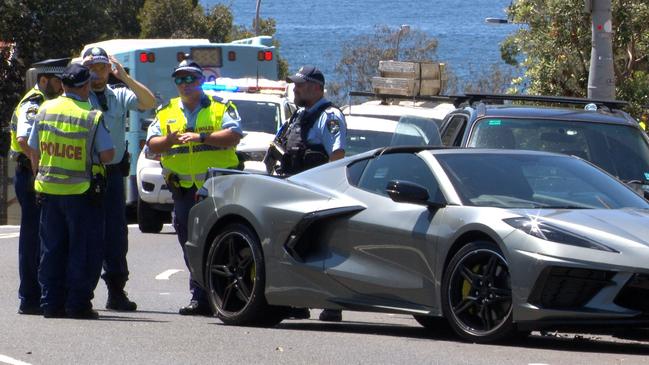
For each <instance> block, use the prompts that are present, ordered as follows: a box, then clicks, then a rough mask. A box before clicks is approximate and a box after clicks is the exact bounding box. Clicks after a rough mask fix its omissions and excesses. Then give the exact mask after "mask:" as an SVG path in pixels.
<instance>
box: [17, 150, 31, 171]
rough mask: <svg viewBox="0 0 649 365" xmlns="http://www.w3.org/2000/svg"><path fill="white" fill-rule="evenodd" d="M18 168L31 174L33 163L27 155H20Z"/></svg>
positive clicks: (18, 156) (18, 155)
mask: <svg viewBox="0 0 649 365" xmlns="http://www.w3.org/2000/svg"><path fill="white" fill-rule="evenodd" d="M16 168H17V169H22V170H27V171H30V172H31V171H32V163H31V161H30V160H29V158H28V157H27V155H25V154H24V153H18V154H17V155H16Z"/></svg>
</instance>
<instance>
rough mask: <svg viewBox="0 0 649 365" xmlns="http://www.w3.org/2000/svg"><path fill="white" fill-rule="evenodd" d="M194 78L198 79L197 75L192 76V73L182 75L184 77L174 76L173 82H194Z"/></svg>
mask: <svg viewBox="0 0 649 365" xmlns="http://www.w3.org/2000/svg"><path fill="white" fill-rule="evenodd" d="M196 80H198V77H196V76H193V75H187V76H184V77H176V78H174V82H175V83H176V85H180V84H182V83H185V84H193V83H194V82H196Z"/></svg>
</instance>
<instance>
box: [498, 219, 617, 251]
mask: <svg viewBox="0 0 649 365" xmlns="http://www.w3.org/2000/svg"><path fill="white" fill-rule="evenodd" d="M503 221H504V222H505V223H507V224H509V225H510V226H512V227H514V228H516V229H520V230H521V231H523V232H525V233H527V234H529V235H530V236H534V237H536V238H540V239H542V240H545V241H552V242H557V243H562V244H564V245H571V246H578V247H584V248H591V249H593V250H600V251H606V252H615V253H620V252H619V251H617V250H614V249H612V248H610V247H608V246H606V245H603V244H601V243H599V242H595V241H594V240H592V239H590V238H587V237H584V236H581V235H578V234H576V233H572V232H569V231H567V230H565V229H563V228H559V227H557V226H554V225H552V224H550V223H548V222H544V221H541V220H538V219H536V218H530V217H519V218H507V219H503Z"/></svg>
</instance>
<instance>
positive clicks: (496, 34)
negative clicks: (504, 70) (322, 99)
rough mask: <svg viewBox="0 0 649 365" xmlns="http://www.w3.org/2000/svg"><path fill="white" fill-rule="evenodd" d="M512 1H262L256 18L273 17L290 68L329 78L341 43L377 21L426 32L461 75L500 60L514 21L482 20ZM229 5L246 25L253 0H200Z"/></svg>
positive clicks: (472, 75) (252, 12)
mask: <svg viewBox="0 0 649 365" xmlns="http://www.w3.org/2000/svg"><path fill="white" fill-rule="evenodd" d="M510 2H511V0H397V1H389V0H356V1H352V0H338V1H337V0H330V1H314V0H302V1H295V0H262V1H261V12H260V15H261V17H264V18H266V17H272V18H274V19H275V20H276V21H277V33H276V37H277V38H278V40H279V41H280V43H281V48H280V53H281V55H282V56H283V57H285V58H286V59H287V60H288V62H289V71H290V72H294V71H296V70H297V69H298V68H299V67H300V65H302V64H314V65H316V66H318V67H319V68H320V69H321V70H322V71H323V72H324V73H325V77H326V78H327V79H328V80H332V79H337V78H338V76H337V75H335V74H334V73H333V72H334V71H333V70H334V67H335V65H336V63H337V62H338V61H339V60H340V55H341V49H342V44H343V42H344V41H347V40H351V39H353V38H354V37H355V36H357V35H361V34H371V33H373V30H374V27H375V26H376V25H387V26H390V27H394V29H395V30H396V29H399V27H400V26H401V25H402V24H408V25H409V26H410V28H411V29H418V30H421V31H424V32H426V33H427V34H429V35H430V36H432V37H435V38H437V39H438V41H439V46H438V49H437V56H438V60H439V61H441V62H446V63H447V64H448V65H449V67H450V68H451V69H452V70H453V71H454V72H455V74H456V75H457V76H458V77H459V78H460V79H475V78H476V77H477V76H478V75H476V73H478V72H480V71H482V70H485V69H487V68H488V67H489V66H490V65H491V64H493V63H501V59H500V43H501V42H502V41H503V40H504V39H505V38H506V37H507V35H508V34H510V33H512V32H514V31H515V30H516V27H517V26H516V25H507V24H505V25H490V24H486V23H485V21H484V19H485V18H486V17H498V18H503V17H505V11H504V9H505V8H506V7H507V6H509V4H510ZM217 3H223V4H226V5H230V7H231V9H232V11H233V15H234V21H235V23H236V24H244V25H248V26H250V25H251V24H252V21H253V19H254V17H255V5H256V0H229V1H228V0H226V1H219V0H201V4H202V5H204V6H213V5H215V4H217Z"/></svg>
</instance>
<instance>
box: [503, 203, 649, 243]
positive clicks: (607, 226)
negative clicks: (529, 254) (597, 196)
mask: <svg viewBox="0 0 649 365" xmlns="http://www.w3.org/2000/svg"><path fill="white" fill-rule="evenodd" d="M514 212H516V213H517V214H520V215H521V216H528V217H532V218H534V217H540V218H541V219H543V220H545V221H547V222H548V223H551V224H553V225H555V226H559V227H561V228H564V229H566V230H568V231H570V232H574V233H578V234H580V235H583V236H586V237H591V238H594V239H597V240H598V241H599V242H602V243H604V242H606V243H607V244H613V245H615V246H617V245H618V244H619V245H622V246H624V245H628V244H630V245H634V246H636V245H638V244H640V245H643V246H646V247H649V210H644V209H631V208H626V209H552V210H550V209H547V210H546V209H521V210H515V211H514ZM618 248H623V247H618Z"/></svg>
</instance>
